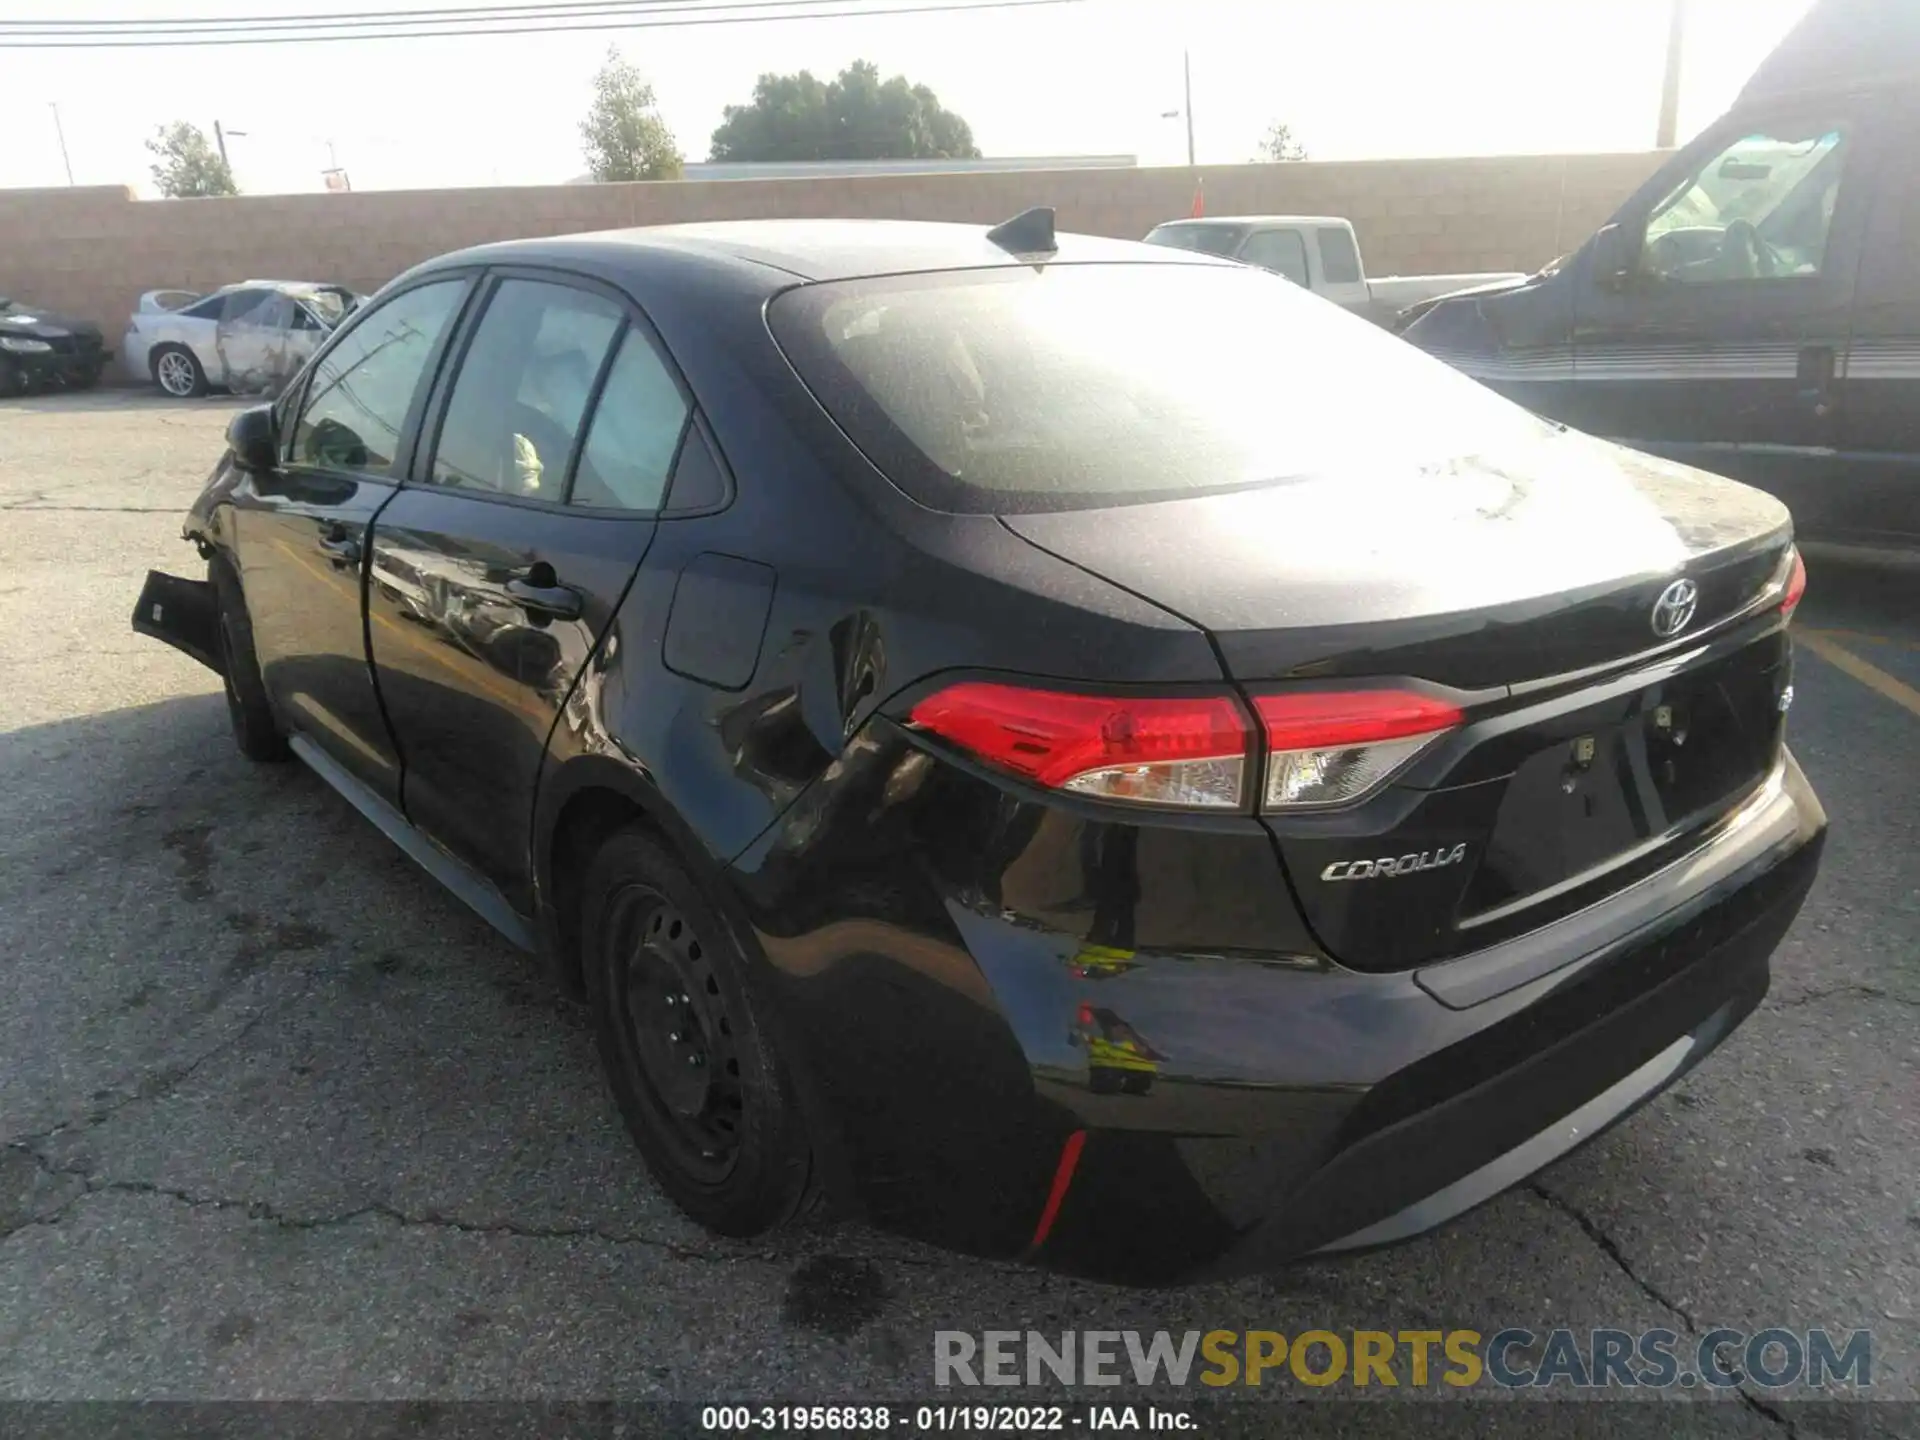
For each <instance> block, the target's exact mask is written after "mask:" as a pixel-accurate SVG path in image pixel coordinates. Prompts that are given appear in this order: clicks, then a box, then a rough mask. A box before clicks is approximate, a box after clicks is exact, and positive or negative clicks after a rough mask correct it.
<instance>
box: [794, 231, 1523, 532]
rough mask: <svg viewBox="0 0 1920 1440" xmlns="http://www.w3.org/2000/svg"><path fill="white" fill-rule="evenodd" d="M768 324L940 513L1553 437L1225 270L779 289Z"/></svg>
mask: <svg viewBox="0 0 1920 1440" xmlns="http://www.w3.org/2000/svg"><path fill="white" fill-rule="evenodd" d="M769 320H770V322H771V324H772V327H773V332H774V336H775V338H776V339H777V340H778V341H779V342H780V345H781V347H782V349H784V350H785V351H786V352H787V355H788V357H789V358H790V359H791V360H792V362H793V364H794V367H795V369H797V370H798V371H799V373H800V376H801V378H802V379H803V380H804V381H806V383H807V385H808V386H809V387H810V388H811V389H812V390H813V392H814V394H815V395H816V396H817V397H818V398H819V400H820V402H821V404H822V405H824V406H825V407H826V409H827V411H828V413H830V414H831V415H832V416H833V417H834V419H835V420H836V421H838V422H839V424H840V426H841V428H842V429H844V430H845V431H846V433H847V434H848V435H849V436H850V437H851V438H852V440H853V442H854V443H855V444H856V445H858V446H859V447H860V448H861V450H863V451H864V452H865V453H866V455H867V456H868V458H869V459H871V460H872V461H873V462H874V464H875V465H876V466H878V467H879V469H880V470H881V472H882V473H884V474H885V475H887V476H888V477H889V478H890V479H892V480H893V482H894V483H895V484H896V485H898V486H899V487H900V488H901V489H902V490H904V491H906V492H907V494H909V495H911V496H912V497H913V498H914V499H916V500H918V501H920V502H921V503H922V504H925V505H930V506H933V507H934V508H936V509H941V510H949V511H962V512H972V513H981V512H985V513H995V514H1012V513H1017V512H1023V511H1039V510H1065V509H1078V508H1084V507H1089V506H1101V505H1116V504H1124V503H1130V502H1131V503H1139V502H1145V501H1150V500H1163V499H1174V498H1178V497H1181V496H1186V495H1193V494H1199V493H1206V492H1217V491H1223V490H1232V489H1239V488H1243V487H1246V486H1251V485H1260V484H1269V483H1274V482H1277V481H1281V480H1287V479H1295V478H1301V477H1305V476H1310V475H1316V474H1324V473H1326V472H1328V471H1331V470H1335V469H1338V470H1341V471H1344V472H1364V471H1367V470H1370V469H1374V468H1378V467H1389V466H1390V467H1393V468H1395V469H1396V470H1397V471H1399V472H1401V473H1406V472H1408V471H1410V470H1412V471H1417V470H1419V469H1420V468H1422V467H1445V466H1447V465H1448V464H1449V462H1452V461H1455V460H1459V459H1464V458H1466V457H1469V456H1476V455H1481V454H1484V453H1486V452H1488V451H1491V450H1502V449H1505V448H1507V447H1508V446H1509V445H1511V444H1514V443H1516V442H1524V441H1527V440H1531V439H1533V438H1536V437H1538V436H1541V435H1544V434H1548V433H1550V432H1551V429H1552V428H1553V427H1549V426H1548V424H1547V422H1545V421H1542V420H1539V419H1536V418H1535V417H1533V416H1531V415H1529V414H1528V413H1527V412H1526V411H1524V410H1522V409H1520V408H1519V407H1518V406H1516V405H1513V404H1510V403H1509V402H1507V401H1505V400H1502V399H1500V398H1499V397H1498V396H1496V395H1495V394H1494V393H1493V392H1492V391H1490V390H1487V389H1485V388H1483V387H1482V386H1480V385H1478V384H1476V383H1475V382H1474V381H1471V380H1469V379H1467V378H1466V377H1465V376H1464V375H1461V374H1460V373H1459V372H1457V371H1455V370H1452V369H1449V368H1448V367H1447V366H1445V365H1444V364H1442V363H1441V362H1440V361H1437V360H1434V359H1432V358H1430V357H1428V356H1427V355H1425V354H1423V353H1422V352H1421V351H1419V350H1416V349H1415V348H1414V347H1413V346H1411V345H1409V344H1407V343H1406V342H1405V341H1403V340H1400V339H1398V338H1396V337H1394V336H1392V335H1390V334H1388V333H1387V332H1386V331H1384V330H1382V329H1380V328H1379V327H1378V326H1375V325H1372V324H1370V323H1368V322H1367V321H1365V320H1362V319H1359V318H1357V317H1355V316H1352V315H1349V314H1347V313H1346V312H1345V311H1343V310H1341V309H1340V308H1339V307H1337V306H1335V305H1332V304H1330V303H1328V302H1326V301H1324V300H1321V299H1318V298H1317V297H1315V296H1313V295H1311V294H1309V293H1307V292H1306V291H1303V290H1301V289H1300V288H1299V287H1298V286H1296V285H1292V284H1289V283H1288V282H1287V281H1285V280H1283V279H1281V278H1280V277H1278V276H1276V275H1268V274H1265V273H1263V272H1261V271H1257V270H1251V269H1244V268H1241V267H1238V266H1233V267H1228V266H1214V265H1180V264H1172V265H1167V264H1159V265H1156V264H1147V265H1078V266H1076V265H1050V266H1045V267H1040V268H1032V267H1027V266H1011V267H1005V268H999V269H992V270H967V271H945V272H940V273H936V274H922V275H902V276H886V277H881V278H875V279H865V280H851V281H841V282H835V283H829V284H821V285H808V286H801V287H799V288H797V289H794V290H789V291H787V292H786V293H785V294H783V295H781V296H779V297H778V298H777V299H776V300H775V301H774V302H773V305H772V307H771V308H770V311H769Z"/></svg>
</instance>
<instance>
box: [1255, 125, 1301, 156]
mask: <svg viewBox="0 0 1920 1440" xmlns="http://www.w3.org/2000/svg"><path fill="white" fill-rule="evenodd" d="M1253 158H1254V160H1255V161H1256V162H1264V161H1271V160H1304V159H1306V158H1307V147H1306V146H1304V145H1302V144H1301V143H1300V142H1299V141H1298V140H1296V139H1294V138H1293V127H1292V126H1291V125H1281V124H1279V123H1277V122H1276V123H1275V124H1274V125H1272V126H1271V127H1270V128H1269V129H1268V130H1267V133H1266V136H1265V138H1264V139H1262V140H1261V142H1260V153H1259V154H1258V155H1255V156H1254V157H1253Z"/></svg>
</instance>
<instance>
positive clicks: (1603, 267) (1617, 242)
mask: <svg viewBox="0 0 1920 1440" xmlns="http://www.w3.org/2000/svg"><path fill="white" fill-rule="evenodd" d="M1633 251H1634V246H1633V241H1632V239H1631V238H1630V237H1629V236H1628V233H1627V232H1626V231H1625V230H1622V229H1621V228H1620V226H1619V225H1618V224H1617V223H1616V224H1608V225H1602V226H1601V227H1600V231H1599V233H1598V234H1596V235H1595V236H1594V237H1593V281H1594V283H1595V284H1596V285H1598V286H1599V287H1600V288H1601V289H1603V290H1624V289H1626V288H1627V282H1628V281H1629V280H1630V279H1632V278H1633V262H1634V259H1635V256H1634V253H1633Z"/></svg>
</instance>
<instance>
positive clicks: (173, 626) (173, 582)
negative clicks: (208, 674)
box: [133, 570, 227, 676]
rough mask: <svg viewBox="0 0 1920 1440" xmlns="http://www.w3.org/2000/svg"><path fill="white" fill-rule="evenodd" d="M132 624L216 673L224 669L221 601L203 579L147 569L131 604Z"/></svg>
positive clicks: (138, 630)
mask: <svg viewBox="0 0 1920 1440" xmlns="http://www.w3.org/2000/svg"><path fill="white" fill-rule="evenodd" d="M133 628H134V630H135V632H136V633H138V634H141V635H146V636H149V637H151V638H152V639H155V640H160V641H164V642H165V643H166V644H168V645H171V646H172V647H173V648H174V649H176V650H178V651H180V652H181V654H183V655H191V656H192V657H193V658H194V659H196V660H198V661H199V662H200V663H201V664H202V665H204V666H206V667H207V668H208V669H209V670H211V671H213V673H214V674H216V675H221V676H224V675H225V674H226V673H227V669H226V665H225V664H224V662H223V661H222V658H221V653H220V602H219V600H218V598H217V597H216V596H215V595H214V592H213V586H212V585H210V584H208V583H207V582H206V581H205V580H183V579H181V578H180V577H179V576H178V575H169V574H167V573H166V572H164V571H161V570H149V571H148V572H147V583H146V584H145V585H144V586H142V587H141V589H140V601H139V603H138V604H137V605H135V606H134V607H133Z"/></svg>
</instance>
